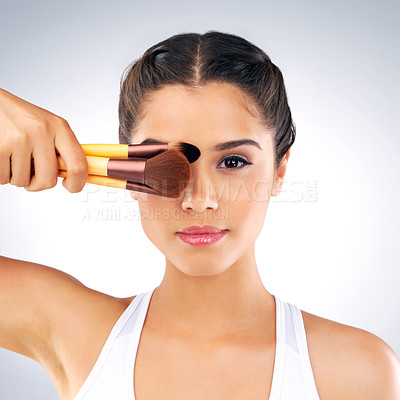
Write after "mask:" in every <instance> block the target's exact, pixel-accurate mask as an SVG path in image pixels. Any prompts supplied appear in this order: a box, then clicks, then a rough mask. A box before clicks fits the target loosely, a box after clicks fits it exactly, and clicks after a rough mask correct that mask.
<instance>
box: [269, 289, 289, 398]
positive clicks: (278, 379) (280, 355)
mask: <svg viewBox="0 0 400 400" xmlns="http://www.w3.org/2000/svg"><path fill="white" fill-rule="evenodd" d="M273 296H274V299H275V315H276V317H275V321H276V333H275V335H276V336H275V340H276V346H275V361H274V372H273V376H272V385H271V391H270V395H269V400H279V399H280V397H281V390H282V383H283V377H284V372H285V360H286V317H285V306H284V303H283V302H282V300H280V298H279V297H278V296H276V295H273Z"/></svg>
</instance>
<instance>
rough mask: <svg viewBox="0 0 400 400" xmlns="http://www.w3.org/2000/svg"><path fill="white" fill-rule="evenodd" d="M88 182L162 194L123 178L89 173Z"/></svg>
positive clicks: (61, 175)
mask: <svg viewBox="0 0 400 400" xmlns="http://www.w3.org/2000/svg"><path fill="white" fill-rule="evenodd" d="M58 176H59V177H60V178H66V177H67V171H63V170H59V171H58ZM86 182H87V183H92V184H94V185H100V186H109V187H115V188H118V189H127V190H133V191H135V192H143V193H148V194H154V195H156V196H162V194H161V193H160V192H157V191H156V190H154V189H153V188H151V187H149V186H146V185H142V184H140V183H135V182H127V181H125V180H123V179H116V178H110V177H108V176H97V175H88V177H87V178H86Z"/></svg>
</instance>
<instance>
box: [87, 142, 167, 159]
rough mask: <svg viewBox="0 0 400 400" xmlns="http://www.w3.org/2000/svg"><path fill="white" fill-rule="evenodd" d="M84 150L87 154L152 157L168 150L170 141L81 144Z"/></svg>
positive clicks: (117, 156) (114, 156)
mask: <svg viewBox="0 0 400 400" xmlns="http://www.w3.org/2000/svg"><path fill="white" fill-rule="evenodd" d="M81 147H82V150H83V152H84V153H85V154H86V155H87V156H98V157H109V158H128V157H142V158H150V157H154V156H156V155H157V154H160V153H162V152H163V151H166V150H168V143H145V144H102V143H90V144H81Z"/></svg>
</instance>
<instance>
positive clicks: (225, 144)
mask: <svg viewBox="0 0 400 400" xmlns="http://www.w3.org/2000/svg"><path fill="white" fill-rule="evenodd" d="M146 143H163V142H162V141H160V140H156V139H153V138H147V139H145V140H143V141H142V142H140V144H146ZM243 145H251V146H254V147H257V148H258V149H260V150H262V148H261V146H260V144H259V143H258V142H256V141H254V140H252V139H239V140H230V141H229V142H222V143H218V144H216V145H215V146H214V147H213V150H214V151H224V150H230V149H233V148H235V147H238V146H243Z"/></svg>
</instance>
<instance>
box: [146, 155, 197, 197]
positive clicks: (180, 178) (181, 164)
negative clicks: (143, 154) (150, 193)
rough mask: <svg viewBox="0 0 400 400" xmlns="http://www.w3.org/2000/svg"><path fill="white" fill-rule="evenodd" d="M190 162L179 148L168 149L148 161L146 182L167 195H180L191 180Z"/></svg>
mask: <svg viewBox="0 0 400 400" xmlns="http://www.w3.org/2000/svg"><path fill="white" fill-rule="evenodd" d="M190 175H191V172H190V164H189V162H188V160H187V158H186V157H185V156H184V155H183V154H182V153H181V152H179V151H177V150H166V151H164V152H163V153H161V154H158V155H156V156H154V157H152V158H149V159H148V160H147V162H146V169H145V183H146V185H148V186H150V187H151V188H153V189H155V190H157V191H159V192H160V193H162V195H163V196H166V197H179V196H180V194H181V193H182V192H183V191H184V190H185V189H186V187H187V185H188V184H189V180H190Z"/></svg>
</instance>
